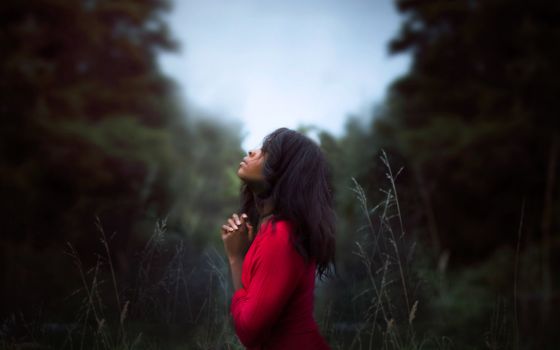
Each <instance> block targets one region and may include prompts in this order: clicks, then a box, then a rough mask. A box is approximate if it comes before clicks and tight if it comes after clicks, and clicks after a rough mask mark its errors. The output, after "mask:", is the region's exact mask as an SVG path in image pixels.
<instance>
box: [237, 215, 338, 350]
mask: <svg viewBox="0 0 560 350" xmlns="http://www.w3.org/2000/svg"><path fill="white" fill-rule="evenodd" d="M290 234H291V227H290V225H289V223H288V222H287V221H277V222H276V223H274V224H272V223H271V221H270V220H269V221H268V222H267V223H265V224H264V225H262V226H261V229H260V230H259V232H258V233H257V235H256V237H255V240H254V241H253V243H252V244H251V247H250V248H249V250H248V252H247V254H246V255H245V260H244V261H243V267H242V272H241V283H242V285H243V287H242V288H239V289H238V290H237V291H235V293H234V294H233V297H232V302H231V308H230V311H231V314H232V316H233V323H234V326H235V331H236V333H237V336H238V337H239V340H240V341H241V343H243V345H245V346H246V347H247V349H249V350H256V349H267V350H271V349H290V350H298V349H305V350H314V349H317V350H326V349H330V348H329V346H328V344H327V343H326V342H325V340H324V339H323V337H322V336H321V334H320V333H319V329H318V326H317V323H316V322H315V320H314V318H313V299H314V294H313V293H314V287H315V267H316V264H315V262H313V261H311V262H310V263H309V264H307V265H306V264H305V260H304V259H303V257H302V256H301V255H300V254H299V253H298V252H297V251H296V249H295V248H294V247H293V245H292V243H291V241H290Z"/></svg>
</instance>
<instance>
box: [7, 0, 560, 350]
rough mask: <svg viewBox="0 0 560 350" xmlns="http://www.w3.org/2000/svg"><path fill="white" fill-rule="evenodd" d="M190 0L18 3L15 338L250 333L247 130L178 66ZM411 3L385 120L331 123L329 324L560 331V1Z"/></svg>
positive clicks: (184, 338) (12, 259)
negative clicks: (237, 278)
mask: <svg viewBox="0 0 560 350" xmlns="http://www.w3.org/2000/svg"><path fill="white" fill-rule="evenodd" d="M171 5H172V4H171V3H170V2H169V1H165V0H134V1H133V0H121V1H110V0H98V1H97V0H81V1H61V0H42V1H35V0H33V1H18V0H4V1H2V4H1V5H0V18H1V24H0V26H1V29H2V30H1V31H0V38H1V41H0V45H1V47H2V53H3V54H2V55H1V56H0V72H1V74H2V79H1V82H0V92H1V93H0V113H1V118H0V135H1V136H0V155H1V156H0V179H1V180H0V193H1V197H0V198H1V200H0V216H1V221H0V222H1V229H0V232H1V235H0V281H1V288H0V349H69V350H74V349H80V350H81V349H243V346H242V344H241V343H240V342H239V340H238V339H237V338H236V335H235V332H234V329H233V325H232V322H231V317H230V315H229V303H230V297H231V294H232V285H231V279H230V276H229V271H228V266H227V262H226V261H225V260H224V252H223V244H222V241H221V238H220V234H219V230H220V225H221V223H222V221H223V220H224V218H227V217H228V216H230V215H231V213H232V212H235V211H236V210H237V209H238V208H239V205H240V203H239V190H240V186H241V182H240V180H239V179H238V178H237V176H236V175H235V170H236V169H237V165H238V164H239V161H240V159H241V158H242V157H243V156H244V151H243V149H242V147H241V144H242V140H243V135H241V133H240V132H239V131H238V130H239V129H238V128H236V127H233V126H232V125H230V124H228V122H227V121H225V120H223V119H220V118H219V117H220V116H217V115H211V114H209V113H207V112H204V111H196V110H194V109H193V110H190V109H189V110H187V109H185V108H184V101H182V100H181V96H180V94H179V93H178V88H177V83H176V82H175V81H174V80H173V79H172V78H171V77H168V76H166V75H165V74H164V73H163V72H162V70H161V67H160V66H159V64H158V59H157V58H158V55H159V54H161V53H162V52H169V53H172V52H174V51H176V50H177V48H178V46H179V43H178V42H177V40H176V39H175V38H174V35H173V33H172V32H171V30H170V28H169V25H168V23H166V20H165V16H164V15H165V14H166V13H168V12H169V11H172V6H171ZM394 6H396V8H397V9H398V11H399V13H400V16H401V20H402V22H401V24H400V29H399V32H398V33H397V34H396V35H395V37H394V38H393V39H392V40H391V42H390V43H389V44H388V47H387V50H388V52H390V53H391V54H392V55H403V54H408V55H411V58H412V61H411V66H410V69H409V71H408V72H407V73H406V74H404V75H403V76H400V77H399V78H397V79H396V80H395V81H394V82H393V83H392V84H391V86H390V88H389V89H388V91H387V94H386V97H385V99H384V101H383V102H382V103H381V104H380V105H379V106H378V107H377V108H375V111H374V112H373V113H372V115H370V116H368V119H367V121H366V122H364V120H363V119H360V118H357V117H354V116H340V118H346V119H345V120H346V124H345V129H344V133H343V134H342V135H341V136H335V135H332V134H330V133H329V132H326V131H320V132H319V133H318V139H319V143H320V146H321V148H322V149H323V151H324V152H325V154H326V155H327V158H328V161H329V163H330V165H331V168H332V175H333V177H332V180H333V187H334V192H335V204H336V213H337V247H336V250H337V262H336V268H337V275H336V276H333V277H332V278H330V279H327V280H325V281H318V282H317V288H316V296H315V300H316V306H315V308H316V309H315V318H316V320H317V322H318V324H319V326H320V329H321V332H322V334H323V335H324V336H325V338H326V339H327V341H328V342H329V344H330V345H331V347H332V348H333V349H356V350H358V349H395V350H396V349H399V350H401V349H496V350H497V349H556V348H557V346H558V344H560V333H559V332H558V327H559V322H558V319H557V318H556V317H557V315H558V313H559V312H560V254H558V253H559V252H560V181H558V180H560V169H559V157H560V154H559V153H560V149H559V148H560V118H559V113H558V112H559V110H558V107H557V106H556V102H557V99H558V97H557V94H558V92H559V91H560V86H559V82H560V65H558V62H560V46H558V43H559V42H560V22H559V21H558V18H560V3H558V2H554V1H544V0H534V1H521V0H485V1H478V0H456V1H444V0H425V1H418V0H399V1H396V2H395V3H394ZM555 62H556V63H555ZM299 131H300V132H302V133H307V132H309V128H308V127H304V126H302V127H301V128H300V129H299ZM555 315H556V316H555Z"/></svg>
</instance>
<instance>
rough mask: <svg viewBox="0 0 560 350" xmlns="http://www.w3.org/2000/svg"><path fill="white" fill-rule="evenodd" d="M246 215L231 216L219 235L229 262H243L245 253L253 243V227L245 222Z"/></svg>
mask: <svg viewBox="0 0 560 350" xmlns="http://www.w3.org/2000/svg"><path fill="white" fill-rule="evenodd" d="M247 219H248V216H247V214H245V213H243V214H241V216H239V215H237V214H233V215H232V216H231V217H230V218H228V220H227V223H226V224H224V225H222V229H221V234H222V240H223V242H224V248H225V250H226V254H227V257H228V259H229V262H230V263H232V262H234V261H243V258H244V257H245V253H246V252H247V250H248V249H249V246H250V245H251V242H252V241H253V238H254V236H253V226H251V224H250V223H249V221H248V220H247Z"/></svg>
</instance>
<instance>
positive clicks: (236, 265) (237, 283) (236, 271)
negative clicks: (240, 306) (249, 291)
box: [229, 258, 243, 292]
mask: <svg viewBox="0 0 560 350" xmlns="http://www.w3.org/2000/svg"><path fill="white" fill-rule="evenodd" d="M242 266H243V258H237V259H230V261H229V268H230V270H231V279H232V281H233V290H234V292H235V291H237V290H239V288H242V287H243V286H242V285H241V268H242Z"/></svg>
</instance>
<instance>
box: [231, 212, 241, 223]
mask: <svg viewBox="0 0 560 350" xmlns="http://www.w3.org/2000/svg"><path fill="white" fill-rule="evenodd" d="M232 217H233V221H235V224H236V225H241V221H240V220H239V216H237V214H233V215H232Z"/></svg>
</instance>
